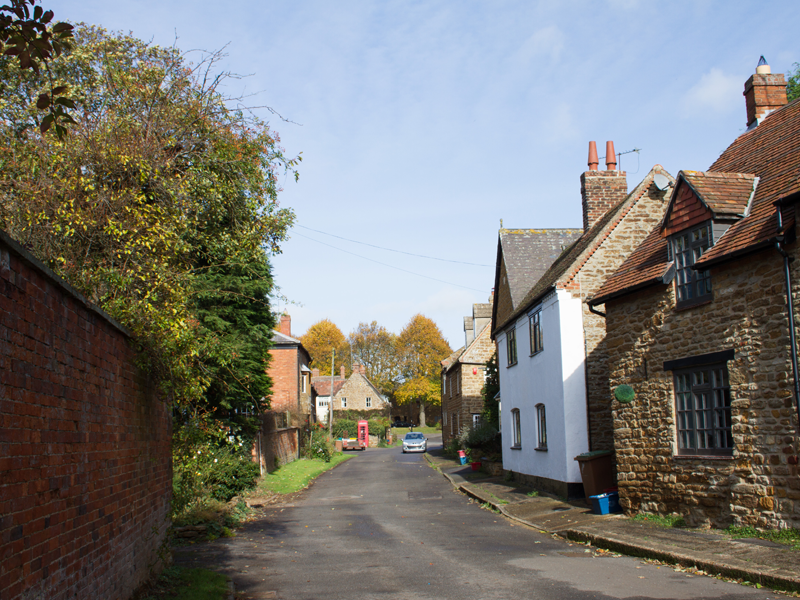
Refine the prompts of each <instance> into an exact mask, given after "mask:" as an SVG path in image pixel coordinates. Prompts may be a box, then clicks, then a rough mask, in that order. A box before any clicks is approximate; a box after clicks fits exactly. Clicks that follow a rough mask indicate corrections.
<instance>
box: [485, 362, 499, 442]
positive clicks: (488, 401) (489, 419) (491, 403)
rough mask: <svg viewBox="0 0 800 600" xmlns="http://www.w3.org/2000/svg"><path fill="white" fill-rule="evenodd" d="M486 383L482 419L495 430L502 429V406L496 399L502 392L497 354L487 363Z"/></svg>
mask: <svg viewBox="0 0 800 600" xmlns="http://www.w3.org/2000/svg"><path fill="white" fill-rule="evenodd" d="M485 377H486V378H485V383H484V385H483V389H482V390H481V395H482V396H483V411H482V412H481V419H482V420H483V422H484V423H488V424H489V425H491V426H492V427H494V428H495V429H500V405H499V403H498V401H497V399H496V398H495V396H497V393H498V392H499V391H500V376H499V375H498V373H497V352H495V353H494V354H492V358H490V359H489V361H488V362H487V363H486V372H485Z"/></svg>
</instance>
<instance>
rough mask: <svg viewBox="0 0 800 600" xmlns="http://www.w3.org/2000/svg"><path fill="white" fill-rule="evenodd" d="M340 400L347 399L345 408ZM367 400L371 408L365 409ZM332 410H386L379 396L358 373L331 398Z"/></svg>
mask: <svg viewBox="0 0 800 600" xmlns="http://www.w3.org/2000/svg"><path fill="white" fill-rule="evenodd" d="M342 398H347V406H342ZM367 398H370V399H371V403H372V406H369V407H367ZM333 408H334V410H336V411H340V410H378V409H381V408H387V404H385V403H384V402H383V399H382V398H381V395H380V394H379V393H378V392H377V391H376V390H375V388H373V387H372V386H371V385H370V383H369V382H368V381H367V379H366V378H365V377H364V376H363V375H361V374H360V373H353V374H352V375H351V376H350V377H349V378H348V380H347V381H346V382H345V384H344V385H343V386H342V389H340V390H339V391H338V392H336V395H335V396H334V398H333Z"/></svg>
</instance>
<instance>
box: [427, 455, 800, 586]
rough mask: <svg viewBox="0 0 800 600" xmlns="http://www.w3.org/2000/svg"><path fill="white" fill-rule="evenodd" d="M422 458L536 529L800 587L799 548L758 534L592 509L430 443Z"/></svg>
mask: <svg viewBox="0 0 800 600" xmlns="http://www.w3.org/2000/svg"><path fill="white" fill-rule="evenodd" d="M426 458H427V459H428V462H429V463H430V464H431V466H433V467H434V468H436V469H437V470H439V471H440V472H441V473H442V475H444V476H445V477H446V478H447V479H449V480H450V482H451V483H452V484H453V486H454V487H456V488H457V489H458V490H459V491H461V492H463V493H465V494H467V495H469V496H471V497H473V498H475V499H476V500H478V501H479V502H481V503H488V504H490V505H491V506H492V507H493V508H494V509H496V510H498V511H499V512H500V513H502V514H503V515H505V516H506V517H508V518H509V519H513V520H515V521H517V522H519V523H523V524H525V525H528V526H530V527H533V528H535V529H538V530H539V531H542V532H546V533H550V534H555V535H559V536H561V537H563V538H566V539H569V540H574V541H579V542H589V543H590V544H592V545H593V546H597V547H599V548H604V549H607V550H611V551H615V552H619V553H621V554H627V555H630V556H639V557H643V558H650V559H655V560H659V561H662V562H665V563H670V564H675V565H679V566H681V567H685V568H696V569H699V570H702V571H705V572H706V573H709V574H712V575H721V576H723V577H729V578H732V579H736V580H739V579H741V580H743V581H749V582H750V583H753V584H760V585H762V586H767V587H771V588H774V589H783V590H791V591H800V551H796V550H792V549H791V548H789V547H787V546H784V545H781V544H778V543H776V542H770V541H767V540H761V539H731V538H730V537H728V536H726V535H723V534H720V533H715V532H713V531H708V530H700V529H685V528H665V527H659V526H657V525H654V524H649V523H643V522H641V521H633V520H632V519H630V518H628V517H625V516H624V515H621V514H609V515H596V514H594V513H593V512H592V510H591V508H590V507H588V506H587V504H586V503H585V501H583V500H578V501H564V500H562V499H558V498H555V497H552V496H550V495H546V494H544V493H540V494H539V495H537V496H529V495H528V494H529V493H530V492H532V491H534V490H533V489H532V488H526V487H523V486H520V485H519V484H517V483H515V482H514V481H506V480H505V479H504V478H502V477H490V476H488V475H487V474H485V473H482V472H480V471H478V472H473V471H472V468H471V467H470V466H469V465H467V466H466V467H465V466H463V465H461V464H459V463H458V462H457V461H456V460H453V459H451V458H449V457H446V456H445V455H444V453H443V451H442V450H441V449H431V450H430V451H429V452H428V453H427V454H426Z"/></svg>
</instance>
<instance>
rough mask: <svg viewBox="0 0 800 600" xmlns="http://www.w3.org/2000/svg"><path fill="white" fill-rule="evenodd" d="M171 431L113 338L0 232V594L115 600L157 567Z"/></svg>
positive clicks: (112, 327) (99, 318)
mask: <svg viewBox="0 0 800 600" xmlns="http://www.w3.org/2000/svg"><path fill="white" fill-rule="evenodd" d="M171 423H172V420H171V414H170V409H169V406H167V405H166V403H164V402H163V401H161V400H160V399H159V398H158V397H157V395H156V394H155V393H154V390H153V387H152V386H151V385H150V384H149V382H148V380H147V378H146V376H145V374H144V373H142V372H141V371H139V370H138V369H137V368H136V366H135V352H134V349H133V348H132V347H131V344H130V342H129V338H128V335H127V333H126V332H125V330H124V329H123V328H121V327H120V326H119V325H117V324H115V323H114V322H113V321H112V320H111V319H110V318H108V317H107V316H106V315H105V314H104V313H102V312H101V311H99V310H98V309H96V308H95V307H93V306H91V305H89V304H88V303H87V302H86V301H85V300H84V299H83V298H82V297H81V296H80V295H79V294H77V293H76V292H75V291H74V290H73V289H72V288H70V287H69V286H68V285H66V284H65V283H64V282H63V281H61V280H60V279H59V278H57V277H56V276H55V275H53V274H52V273H51V272H50V271H49V270H48V269H46V268H45V267H43V266H42V265H41V264H40V263H38V261H36V260H34V259H33V258H32V257H30V255H29V254H28V253H27V252H25V251H24V250H22V249H21V248H20V247H19V246H18V245H17V244H16V243H14V242H13V241H11V240H10V239H9V238H8V237H7V236H5V234H2V233H1V232H0V473H2V476H0V595H1V596H2V598H3V600H16V599H23V598H25V599H32V598H47V599H48V600H66V599H67V598H70V599H71V598H103V599H109V600H116V599H120V600H125V599H127V598H129V597H130V596H131V595H132V594H133V592H134V590H135V589H136V588H137V587H139V586H140V585H141V584H142V583H144V582H145V581H146V580H147V579H148V578H149V577H150V576H151V574H152V573H153V572H155V571H158V570H159V569H160V566H161V565H160V562H159V554H158V551H159V548H160V546H161V544H162V542H163V541H164V539H165V535H166V530H167V526H168V511H169V501H170V494H171V490H172V455H171V452H170V440H171Z"/></svg>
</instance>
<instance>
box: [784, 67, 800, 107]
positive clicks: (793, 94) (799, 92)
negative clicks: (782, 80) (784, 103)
mask: <svg viewBox="0 0 800 600" xmlns="http://www.w3.org/2000/svg"><path fill="white" fill-rule="evenodd" d="M792 66H793V67H794V71H789V73H788V75H789V78H788V80H787V81H786V96H787V98H788V99H789V102H791V101H792V100H797V99H798V98H800V63H794V65H792Z"/></svg>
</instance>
